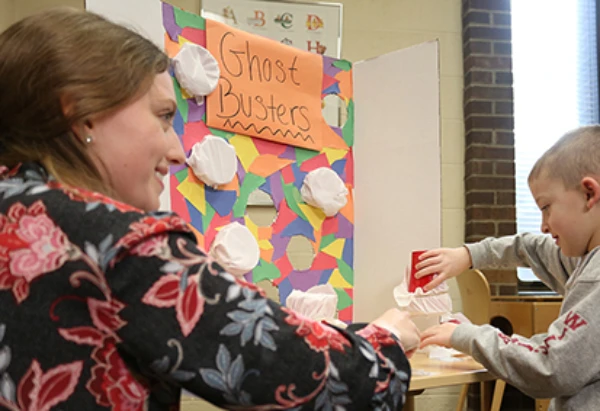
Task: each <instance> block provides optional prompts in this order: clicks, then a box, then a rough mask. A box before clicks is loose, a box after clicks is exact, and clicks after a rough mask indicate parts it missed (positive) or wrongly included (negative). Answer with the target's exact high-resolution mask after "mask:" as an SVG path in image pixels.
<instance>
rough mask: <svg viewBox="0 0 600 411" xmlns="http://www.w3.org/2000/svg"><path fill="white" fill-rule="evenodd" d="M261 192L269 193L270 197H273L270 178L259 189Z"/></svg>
mask: <svg viewBox="0 0 600 411" xmlns="http://www.w3.org/2000/svg"><path fill="white" fill-rule="evenodd" d="M258 188H259V189H260V190H261V191H263V192H265V193H267V194H268V195H271V181H270V179H269V178H267V180H266V181H265V182H264V184H263V185H262V186H260V187H258Z"/></svg>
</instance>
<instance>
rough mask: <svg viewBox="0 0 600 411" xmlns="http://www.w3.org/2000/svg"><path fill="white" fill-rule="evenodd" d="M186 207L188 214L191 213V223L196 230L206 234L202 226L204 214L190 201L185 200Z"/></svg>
mask: <svg viewBox="0 0 600 411" xmlns="http://www.w3.org/2000/svg"><path fill="white" fill-rule="evenodd" d="M185 205H186V206H187V209H188V213H190V223H192V225H193V226H194V228H195V229H197V230H198V231H200V232H201V233H202V234H204V230H203V224H202V213H201V212H200V210H198V209H197V208H196V207H194V205H193V204H192V203H190V202H189V201H188V200H185Z"/></svg>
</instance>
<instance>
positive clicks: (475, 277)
mask: <svg viewBox="0 0 600 411" xmlns="http://www.w3.org/2000/svg"><path fill="white" fill-rule="evenodd" d="M456 282H457V284H458V289H459V291H460V297H461V299H462V307H463V309H462V313H463V314H464V315H465V316H466V317H467V318H468V319H469V320H471V322H472V323H473V324H476V325H483V324H489V322H490V298H491V293H490V285H489V283H488V281H487V279H486V278H485V275H483V273H482V272H481V271H479V270H474V269H471V270H468V271H465V272H464V273H462V274H461V275H459V276H458V277H456Z"/></svg>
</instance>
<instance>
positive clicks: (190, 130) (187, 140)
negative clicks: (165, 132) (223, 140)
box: [182, 121, 210, 151]
mask: <svg viewBox="0 0 600 411" xmlns="http://www.w3.org/2000/svg"><path fill="white" fill-rule="evenodd" d="M208 134H210V130H209V129H208V127H206V124H204V123H203V122H202V121H198V122H196V123H187V124H186V125H185V126H184V131H183V137H182V139H183V149H184V150H185V151H188V150H191V149H192V147H193V146H194V144H196V143H199V142H201V141H202V140H204V137H205V136H206V135H208Z"/></svg>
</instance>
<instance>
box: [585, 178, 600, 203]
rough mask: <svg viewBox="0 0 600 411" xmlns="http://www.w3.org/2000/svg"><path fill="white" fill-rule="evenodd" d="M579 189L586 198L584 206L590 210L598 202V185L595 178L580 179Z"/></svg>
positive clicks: (599, 186) (599, 196)
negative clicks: (580, 188)
mask: <svg viewBox="0 0 600 411" xmlns="http://www.w3.org/2000/svg"><path fill="white" fill-rule="evenodd" d="M581 187H582V188H583V191H584V193H585V196H586V205H587V207H588V209H591V208H592V207H593V206H595V205H596V204H597V203H598V202H600V183H599V182H598V180H597V179H596V178H595V177H590V176H586V177H583V178H582V179H581Z"/></svg>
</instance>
